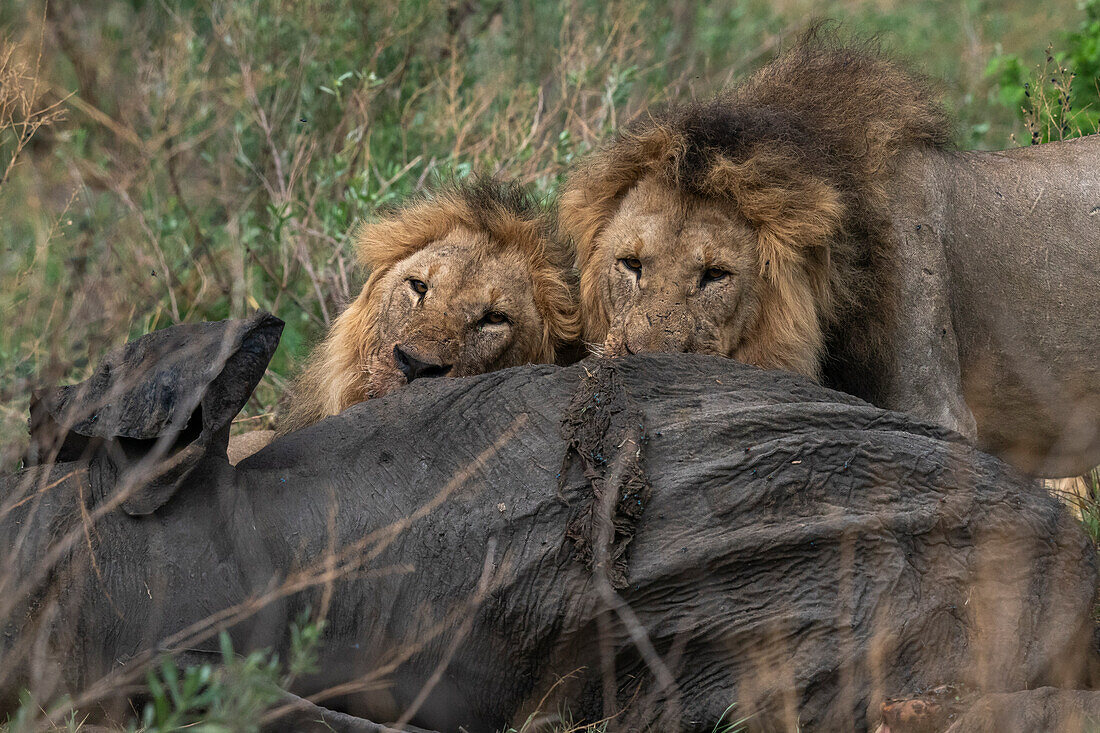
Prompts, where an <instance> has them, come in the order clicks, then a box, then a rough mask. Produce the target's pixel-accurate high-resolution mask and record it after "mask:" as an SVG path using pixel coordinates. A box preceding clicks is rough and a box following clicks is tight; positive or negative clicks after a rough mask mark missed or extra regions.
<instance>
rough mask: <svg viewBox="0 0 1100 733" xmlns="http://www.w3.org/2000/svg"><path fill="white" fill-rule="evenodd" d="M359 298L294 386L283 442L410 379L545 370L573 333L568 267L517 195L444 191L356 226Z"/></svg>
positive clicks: (497, 186) (490, 185) (539, 217)
mask: <svg viewBox="0 0 1100 733" xmlns="http://www.w3.org/2000/svg"><path fill="white" fill-rule="evenodd" d="M356 247H357V252H358V255H359V260H360V262H361V263H362V264H363V265H364V266H365V267H366V268H367V269H368V270H369V271H370V276H369V278H368V280H367V282H366V284H365V285H364V286H363V289H362V292H360V294H359V297H358V298H356V299H355V301H354V302H352V304H351V305H350V306H348V308H347V310H345V311H344V312H343V313H342V314H341V315H340V316H339V317H338V318H337V319H336V321H335V322H334V323H333V325H332V328H331V329H330V331H329V334H328V336H327V337H326V338H325V340H324V342H322V343H321V344H320V345H319V346H318V347H317V348H316V350H315V351H314V352H313V354H312V355H311V356H310V358H309V361H308V363H307V365H306V367H305V370H304V371H303V373H302V375H301V377H300V378H299V379H298V380H297V382H296V383H295V385H294V387H293V390H292V395H291V400H290V404H289V409H288V411H287V413H286V415H285V417H284V418H283V419H282V420H281V421H280V422H279V424H278V433H279V434H284V433H288V432H290V431H292V430H297V429H299V428H302V427H305V426H306V425H309V424H311V423H314V422H316V421H318V420H320V419H321V418H323V417H326V416H328V415H335V414H336V413H338V412H340V411H341V410H343V409H345V408H346V407H348V406H350V405H352V404H355V403H357V402H361V401H363V400H367V399H370V398H373V397H381V396H383V395H385V394H388V393H390V392H392V391H394V390H395V389H398V388H400V387H402V386H404V385H406V384H408V383H409V382H411V381H413V380H414V379H422V378H428V377H445V376H446V377H460V376H469V375H474V374H482V373H485V372H490V371H495V370H497V369H503V368H505V367H510V366H517V365H520V364H530V363H553V362H554V361H555V359H556V357H557V354H558V350H559V349H560V348H561V347H562V346H563V345H565V344H568V343H570V342H573V341H575V340H576V339H577V338H578V337H579V333H580V321H579V316H578V315H577V312H576V305H575V302H574V295H573V292H572V289H571V286H570V284H569V282H568V279H567V274H568V272H569V270H570V267H571V264H572V263H571V262H570V261H569V260H570V256H569V255H568V254H567V252H566V251H565V249H564V248H562V247H560V246H559V245H558V244H557V243H556V240H555V238H554V237H553V236H551V232H550V229H549V225H548V221H547V218H546V217H545V215H544V213H543V212H542V210H541V209H540V207H539V206H538V205H537V204H535V203H534V202H533V201H532V200H531V199H530V197H529V196H528V195H527V194H526V193H525V192H524V191H523V189H521V188H520V187H518V186H516V185H507V184H501V183H496V182H492V181H485V180H483V181H479V182H476V183H473V184H468V185H463V186H455V187H452V188H448V189H445V190H442V191H439V192H436V193H435V194H432V195H430V196H428V197H425V198H423V199H420V200H418V201H415V202H412V203H409V204H407V205H405V206H404V207H402V208H401V209H400V210H398V211H396V212H393V213H391V214H389V215H387V216H384V217H382V218H381V219H380V220H378V221H376V222H372V223H369V224H366V225H365V226H363V227H362V228H361V229H360V230H359V231H358V233H357V234H356Z"/></svg>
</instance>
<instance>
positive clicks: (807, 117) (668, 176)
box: [560, 38, 1100, 476]
mask: <svg viewBox="0 0 1100 733" xmlns="http://www.w3.org/2000/svg"><path fill="white" fill-rule="evenodd" d="M950 137H951V135H950V126H949V124H948V119H947V116H946V114H945V113H944V111H943V109H942V108H941V106H940V104H939V103H938V101H937V99H936V96H935V94H933V93H932V91H931V90H930V87H929V86H928V85H927V84H926V83H925V82H923V81H922V80H920V79H918V78H916V77H915V76H913V75H910V74H908V73H906V72H904V71H903V70H901V69H900V68H898V67H897V66H896V65H894V64H893V63H891V62H890V61H888V60H885V59H883V58H882V57H881V56H879V55H878V54H876V53H874V52H872V51H868V50H863V49H836V48H831V47H829V46H828V44H826V43H824V42H822V41H820V40H815V39H813V38H810V39H808V40H806V41H803V42H802V43H801V44H799V45H798V46H797V47H796V48H794V49H793V50H791V51H789V52H787V53H786V54H784V55H782V56H780V57H779V59H778V60H776V61H775V62H774V63H772V64H771V65H769V66H767V67H765V68H764V69H762V70H761V71H759V72H758V73H756V74H755V75H753V76H752V77H750V78H749V79H748V80H747V81H746V82H745V83H743V84H742V85H740V86H739V87H737V88H735V89H734V90H732V91H731V92H729V93H728V94H726V95H724V96H722V97H720V98H718V99H716V100H715V101H713V102H710V103H702V104H694V105H687V106H682V107H675V108H672V109H670V110H668V111H666V112H664V113H662V114H658V115H655V116H653V117H651V118H649V119H645V120H642V121H641V122H639V123H637V124H635V125H633V126H632V127H630V128H629V129H627V130H626V132H624V133H622V134H621V135H619V136H618V137H617V138H616V139H615V140H613V141H612V142H610V143H609V144H608V145H606V146H605V147H604V148H603V149H601V150H600V151H598V152H596V153H594V154H593V155H592V156H590V157H589V158H588V159H587V160H586V161H584V162H583V163H582V164H581V165H580V166H579V167H578V169H577V170H576V171H575V172H574V173H573V174H572V175H571V176H570V178H569V180H568V182H567V184H566V188H565V191H564V193H563V196H562V201H561V205H560V220H561V224H562V228H563V229H564V231H565V232H566V233H568V234H569V235H571V236H572V237H573V239H574V240H575V242H576V244H577V250H578V252H577V262H578V267H579V269H580V274H581V307H582V312H583V316H584V322H585V323H584V326H585V337H586V339H587V340H588V341H590V342H594V343H596V344H597V345H602V347H601V346H598V347H597V348H602V349H603V350H604V351H605V352H606V353H607V354H608V355H610V356H616V355H621V354H625V353H634V352H639V351H695V352H702V353H711V354H719V355H723V356H728V357H733V358H736V359H739V360H742V361H745V362H749V363H752V364H756V365H759V366H762V367H766V368H782V369H791V370H794V371H798V372H801V373H803V374H806V375H809V376H811V377H814V378H816V379H820V380H822V381H824V382H825V383H827V384H829V385H831V386H835V387H837V388H840V389H843V390H846V391H848V392H851V393H853V394H856V395H858V396H860V397H863V398H865V399H868V400H870V401H872V402H874V403H876V404H878V405H880V406H884V407H889V408H894V409H902V410H907V411H910V412H913V413H916V414H918V415H921V416H923V417H926V418H929V419H932V420H935V421H937V422H939V423H941V424H943V425H946V426H948V427H951V428H954V429H957V430H959V431H961V432H963V433H965V434H967V435H969V436H970V437H976V438H977V439H978V442H979V444H980V445H981V446H982V447H983V448H985V449H986V450H989V451H991V452H994V453H997V454H999V455H1001V456H1002V457H1005V458H1007V459H1008V460H1010V461H1012V462H1014V463H1016V464H1017V465H1018V466H1020V467H1022V468H1024V469H1025V470H1028V471H1031V472H1033V473H1036V474H1039V475H1049V476H1056V475H1068V474H1077V473H1081V472H1084V471H1085V470H1087V469H1088V468H1089V467H1091V466H1093V465H1096V464H1097V463H1100V297H1098V296H1097V293H1098V292H1100V291H1098V286H1100V138H1098V137H1097V136H1092V137H1091V138H1086V139H1082V140H1077V141H1071V142H1062V143H1052V144H1049V145H1041V146H1038V147H1034V148H1028V149H1022V150H1011V151H1004V152H995V153H977V152H976V153H959V152H955V151H952V150H951V149H949V141H950Z"/></svg>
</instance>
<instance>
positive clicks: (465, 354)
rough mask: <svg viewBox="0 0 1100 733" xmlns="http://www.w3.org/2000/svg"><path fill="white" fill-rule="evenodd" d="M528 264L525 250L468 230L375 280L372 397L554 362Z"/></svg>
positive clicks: (370, 358)
mask: <svg viewBox="0 0 1100 733" xmlns="http://www.w3.org/2000/svg"><path fill="white" fill-rule="evenodd" d="M529 269H530V268H529V265H528V263H527V262H526V261H525V259H524V257H523V256H522V255H521V254H520V253H518V252H516V251H514V250H510V249H508V248H507V247H500V246H495V245H494V243H493V242H492V241H491V240H490V239H489V237H488V236H486V235H485V234H484V233H479V232H472V231H469V230H467V229H465V228H462V227H459V228H457V229H456V230H455V231H453V232H451V233H450V234H449V235H448V236H446V237H444V238H443V239H441V240H439V241H437V242H435V243H433V244H431V245H429V246H427V247H425V248H424V249H422V250H420V251H418V252H416V253H415V254H413V255H412V256H410V257H408V258H406V259H405V260H402V261H401V262H399V263H398V264H397V265H395V266H394V267H393V268H392V269H390V270H389V271H388V272H387V273H386V275H385V277H383V278H382V279H381V280H380V281H379V282H378V283H377V284H376V288H377V289H378V290H379V291H380V292H381V293H383V296H382V303H381V308H380V312H379V318H378V320H377V323H376V327H377V329H378V331H377V334H374V335H372V337H371V338H370V339H369V341H370V343H372V344H374V345H375V348H374V349H373V350H372V351H371V353H370V354H369V355H368V356H367V363H366V367H367V370H368V372H369V375H370V376H369V377H368V381H367V385H368V396H370V397H380V396H382V395H384V394H387V393H389V392H392V391H393V390H395V389H397V388H399V387H401V386H404V385H405V384H408V383H409V382H412V381H413V380H416V379H421V378H425V377H462V376H470V375H473V374H482V373H485V372H490V371H495V370H497V369H503V368H505V367H510V366H517V365H520V364H526V363H528V362H530V361H533V360H540V359H541V360H552V359H553V354H552V353H544V351H545V346H544V339H543V332H544V324H543V319H542V316H541V315H540V313H539V310H538V308H537V307H536V305H535V299H534V288H533V285H532V283H531V275H530V272H529Z"/></svg>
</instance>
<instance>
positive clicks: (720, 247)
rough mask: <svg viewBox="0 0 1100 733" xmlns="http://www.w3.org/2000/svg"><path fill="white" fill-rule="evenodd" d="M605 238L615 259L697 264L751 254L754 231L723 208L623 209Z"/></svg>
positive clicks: (696, 205)
mask: <svg viewBox="0 0 1100 733" xmlns="http://www.w3.org/2000/svg"><path fill="white" fill-rule="evenodd" d="M605 238H606V241H607V244H608V245H609V246H610V248H611V250H612V252H611V254H613V256H614V257H617V258H622V257H638V258H640V259H647V260H652V261H658V262H660V261H667V262H669V263H670V264H671V263H674V262H675V263H683V264H685V265H697V264H700V263H711V262H714V261H716V260H728V259H730V257H731V256H732V257H734V258H738V257H739V256H741V255H747V254H748V253H749V252H750V251H751V250H750V245H751V243H752V241H753V235H752V230H751V229H750V228H749V227H748V226H747V225H745V224H744V223H743V222H742V221H741V220H740V218H739V217H738V216H737V214H736V212H735V211H733V210H728V211H727V210H724V209H723V207H722V206H721V205H719V204H718V203H713V204H711V203H709V202H708V203H706V204H700V203H698V202H681V203H680V204H678V205H667V206H664V207H654V206H652V205H648V204H647V205H642V206H639V207H637V208H635V207H631V206H629V205H628V204H627V202H624V204H623V207H622V208H621V209H620V210H619V212H618V213H617V214H616V215H615V217H614V218H613V220H612V222H611V224H610V225H609V226H608V228H607V230H606V233H605Z"/></svg>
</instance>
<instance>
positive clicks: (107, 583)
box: [0, 314, 1097, 732]
mask: <svg viewBox="0 0 1100 733" xmlns="http://www.w3.org/2000/svg"><path fill="white" fill-rule="evenodd" d="M188 329H190V330H188ZM280 329H281V323H280V322H279V321H278V320H277V319H275V318H273V317H271V316H268V315H266V314H260V315H258V316H256V317H254V318H252V319H250V320H248V321H245V322H240V321H237V322H232V321H230V322H223V323H220V324H202V325H201V326H181V327H176V328H173V329H167V330H165V331H161V332H158V333H156V334H152V335H150V336H147V337H145V338H144V339H143V340H141V341H139V342H137V345H135V344H130V345H128V346H127V347H126V348H125V349H122V350H120V351H118V352H115V353H114V354H113V355H112V356H110V357H108V359H107V360H105V363H104V365H101V367H100V369H99V371H97V372H96V375H95V376H93V378H92V379H91V380H89V382H87V383H84V384H82V385H78V386H77V387H71V388H66V389H64V390H60V391H56V392H53V393H46V394H43V395H41V396H40V399H39V400H38V402H37V403H36V408H35V414H36V418H35V421H34V423H33V427H34V436H33V437H34V442H35V446H36V449H35V454H36V455H37V456H38V457H39V460H49V459H51V458H52V459H53V460H55V461H56V462H53V463H44V464H43V465H39V466H33V467H30V468H28V469H26V470H24V471H23V472H21V473H19V474H17V475H14V476H10V477H7V478H4V479H3V480H2V482H0V483H2V487H0V500H2V505H0V546H2V547H4V548H5V550H6V552H7V557H6V562H5V563H4V565H5V570H4V572H3V575H2V578H3V582H2V586H0V591H2V592H0V618H2V619H3V637H2V639H0V642H2V648H0V654H2V660H3V663H2V664H0V693H3V694H2V698H3V700H4V701H5V703H4V706H5V707H4V708H3V710H0V713H2V712H4V711H10V710H11V706H12V705H13V704H14V700H15V696H16V694H17V693H18V691H19V690H21V689H29V690H30V691H31V693H32V694H33V695H34V696H35V699H37V700H40V701H46V700H52V699H56V698H57V697H58V696H59V695H61V694H62V693H67V694H70V695H72V699H73V700H74V701H75V702H76V703H77V704H79V705H80V706H81V709H82V710H83V711H89V710H100V711H101V712H102V714H103V715H104V716H105V717H107V718H110V717H111V716H113V715H116V716H117V715H120V714H124V713H125V710H126V707H125V700H124V698H125V696H126V695H127V694H128V693H131V692H134V691H135V690H136V688H135V687H134V686H133V685H134V683H138V685H139V686H140V682H141V681H142V672H141V669H142V667H143V664H144V663H145V662H148V661H150V660H152V659H155V656H156V655H157V654H159V653H162V652H163V653H176V654H179V655H181V656H182V657H183V658H184V659H185V660H186V661H188V662H190V661H202V660H203V659H205V658H207V657H208V656H209V658H211V659H216V658H217V657H216V652H217V639H216V637H215V635H216V632H217V631H218V629H220V628H223V627H224V628H228V629H229V632H230V634H231V637H232V639H233V642H234V645H235V648H236V649H238V650H241V651H244V650H249V649H256V648H267V647H270V648H272V649H275V650H276V651H278V652H279V653H280V654H281V655H283V658H285V655H286V653H287V651H288V648H289V644H290V639H289V631H288V627H289V623H290V621H291V620H292V619H295V618H297V617H298V616H299V615H300V614H301V613H302V612H303V611H305V610H306V609H309V610H310V611H311V612H312V613H313V614H314V616H315V617H318V616H322V615H323V617H324V618H325V619H326V621H327V624H326V626H325V630H324V635H323V639H322V642H321V646H320V650H319V653H320V666H319V669H320V670H321V671H320V672H319V673H317V674H314V675H311V676H309V677H308V678H303V679H300V680H298V681H297V682H296V683H295V687H294V689H293V690H292V692H293V693H295V694H296V695H300V696H303V697H308V696H313V695H317V694H318V693H322V692H323V691H326V690H327V691H329V692H328V693H325V694H323V695H321V696H319V697H316V698H313V699H315V700H316V701H317V702H320V703H321V704H322V705H324V706H326V707H329V708H332V709H334V710H337V711H340V712H341V713H345V714H348V715H352V716H357V717H359V718H361V719H363V725H364V726H366V725H367V723H365V720H366V719H370V720H375V721H402V720H405V721H408V722H410V723H411V724H413V725H416V726H421V727H425V728H431V729H436V730H447V731H457V730H459V729H460V727H461V729H463V730H467V731H494V730H500V729H503V728H504V727H506V726H507V725H509V724H521V723H522V722H523V721H524V720H525V719H526V718H527V716H528V715H530V714H531V713H533V712H535V711H536V709H538V710H541V711H543V712H548V713H553V712H555V711H558V710H561V709H565V708H568V710H569V713H570V714H571V715H572V717H573V719H574V720H596V719H599V718H600V717H601V716H603V715H615V716H616V718H615V721H616V725H621V726H622V727H623V728H625V729H638V728H640V727H642V726H643V725H646V724H652V725H656V726H657V727H658V728H659V729H664V730H670V729H682V730H697V731H708V732H709V731H712V730H714V728H715V726H716V724H718V723H719V722H720V721H722V720H726V721H729V720H730V719H731V718H741V717H745V716H751V718H750V720H749V721H748V722H747V723H746V725H747V727H748V729H750V730H785V729H790V728H791V727H792V726H794V725H796V724H797V725H799V726H801V729H802V730H807V731H809V730H859V729H866V728H868V727H869V726H871V725H873V724H874V723H875V722H876V716H877V710H878V706H879V704H880V703H881V702H882V700H883V699H885V698H886V697H888V696H890V695H899V694H904V693H907V692H917V691H920V690H921V689H925V688H928V687H930V686H933V685H937V684H941V683H948V682H950V683H960V684H968V685H973V686H975V687H978V688H980V689H982V690H983V691H987V692H1001V691H1004V692H1012V691H1019V690H1025V689H1030V688H1035V687H1038V686H1040V685H1054V686H1058V687H1063V688H1073V687H1081V686H1083V685H1085V684H1087V683H1088V682H1089V679H1088V677H1089V667H1090V664H1091V661H1092V652H1091V649H1092V644H1091V633H1092V631H1091V618H1090V613H1091V608H1092V602H1093V598H1094V595H1095V589H1096V580H1097V574H1096V567H1095V552H1094V549H1093V547H1092V545H1091V543H1090V542H1089V540H1088V539H1087V537H1086V536H1085V534H1084V533H1083V532H1082V530H1081V529H1080V527H1079V525H1078V524H1077V522H1076V520H1074V519H1073V518H1071V516H1070V515H1069V514H1068V512H1067V511H1066V510H1065V509H1064V508H1063V507H1062V506H1061V505H1060V504H1059V503H1058V502H1057V501H1056V500H1054V499H1052V498H1051V497H1050V496H1049V495H1047V494H1046V493H1044V492H1043V491H1041V490H1040V489H1039V487H1038V486H1036V485H1035V484H1034V483H1033V482H1030V481H1029V480H1027V479H1025V478H1024V477H1022V476H1021V475H1019V474H1017V473H1016V472H1015V471H1014V470H1013V469H1011V468H1009V467H1007V466H1006V465H1004V464H1003V463H1001V462H1000V461H998V460H996V459H994V458H992V457H989V456H987V455H985V454H982V453H980V452H978V451H976V450H974V449H973V448H972V447H970V446H969V445H968V444H967V443H966V442H965V441H963V440H962V439H961V438H960V437H959V436H957V435H956V434H954V433H952V432H949V431H947V430H945V429H943V428H940V427H936V426H933V425H930V424H927V423H922V422H919V421H918V420H916V419H914V418H912V417H909V416H906V415H903V414H901V413H893V412H887V411H883V410H880V409H878V408H875V407H872V406H870V405H867V404H865V403H863V402H861V401H859V400H857V399H855V398H853V397H849V396H846V395H844V394H841V393H837V392H833V391H830V390H828V389H825V388H823V387H820V386H818V385H815V384H813V383H811V382H810V381H809V380H807V379H803V378H801V377H798V376H796V375H792V374H787V373H780V372H769V371H763V370H760V369H756V368H754V367H750V366H745V365H742V364H737V363H735V362H733V361H731V360H727V359H721V358H716V357H706V356H693V355H651V356H637V357H628V358H625V359H622V360H616V361H614V362H601V361H596V360H586V361H583V362H581V363H579V364H577V365H575V366H572V367H568V368H558V367H553V366H527V367H520V368H515V369H507V370H504V371H501V372H496V373H492V374H486V375H483V376H479V377H473V378H467V379H437V380H422V381H418V382H416V383H414V384H412V385H410V386H409V387H408V388H406V389H403V390H400V391H399V392H397V393H395V394H392V395H389V396H387V397H385V398H382V399H377V400H371V401H369V402H367V403H363V404H360V405H357V406H355V407H353V408H351V409H348V410H347V411H345V412H344V413H342V414H340V415H337V416H334V417H332V418H329V419H326V420H324V421H322V422H320V423H318V424H316V425H314V426H311V427H309V428H307V429H305V430H302V431H299V432H297V433H293V434H291V435H288V436H286V437H284V438H281V439H279V440H277V441H275V442H274V443H272V444H271V445H269V446H268V447H266V448H265V449H263V450H262V451H260V452H259V453H257V454H255V455H254V456H252V457H250V458H248V459H246V460H245V461H243V462H242V463H240V464H239V465H238V466H236V467H231V466H230V465H229V463H228V462H227V460H226V458H225V444H226V440H227V438H228V429H229V422H230V420H231V419H232V417H233V416H234V415H235V414H236V412H237V411H238V410H239V409H240V407H241V406H243V404H244V402H245V401H246V400H247V399H248V396H249V394H250V393H251V390H252V389H253V387H254V385H255V384H256V382H257V381H258V380H259V378H260V376H261V375H262V373H263V369H264V366H265V365H266V362H267V359H268V358H269V357H270V354H271V353H272V351H273V350H274V348H275V343H276V342H277V339H278V333H279V330H280ZM95 405H98V406H95ZM733 705H736V706H735V707H733V708H732V711H731V706H733ZM344 718H347V716H346V715H345V716H343V718H341V719H344ZM331 719H332V720H335V719H336V717H333V718H331ZM347 719H348V720H350V718H347ZM275 725H276V729H278V725H279V723H278V721H276V723H275ZM333 727H334V728H336V729H340V727H339V726H336V725H334V726H333ZM345 729H347V730H379V729H380V728H377V727H359V728H355V727H348V728H345Z"/></svg>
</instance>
